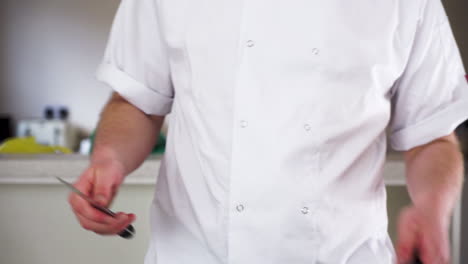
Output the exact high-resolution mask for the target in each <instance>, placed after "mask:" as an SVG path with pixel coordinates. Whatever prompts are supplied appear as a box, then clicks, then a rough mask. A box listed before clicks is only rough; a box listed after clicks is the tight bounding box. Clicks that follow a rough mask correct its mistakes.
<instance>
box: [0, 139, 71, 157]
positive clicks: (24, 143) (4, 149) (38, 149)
mask: <svg viewBox="0 0 468 264" xmlns="http://www.w3.org/2000/svg"><path fill="white" fill-rule="evenodd" d="M51 153H52V154H53V153H57V154H58V153H60V154H70V153H72V151H71V150H70V149H68V148H66V147H61V146H46V145H41V144H38V143H37V142H36V139H35V138H34V137H25V138H10V139H7V140H5V141H4V142H3V144H1V145H0V154H51Z"/></svg>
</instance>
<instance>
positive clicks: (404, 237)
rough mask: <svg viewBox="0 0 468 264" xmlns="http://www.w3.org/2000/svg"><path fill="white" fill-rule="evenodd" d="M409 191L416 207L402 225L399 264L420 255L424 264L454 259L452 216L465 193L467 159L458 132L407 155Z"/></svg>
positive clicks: (404, 216)
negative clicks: (462, 188) (464, 180)
mask: <svg viewBox="0 0 468 264" xmlns="http://www.w3.org/2000/svg"><path fill="white" fill-rule="evenodd" d="M404 156H405V162H406V178H407V187H408V192H409V195H410V197H411V201H412V204H413V206H411V207H408V208H406V209H405V210H403V212H402V213H401V215H400V219H399V222H398V235H399V238H398V239H399V241H398V244H397V247H396V250H397V255H398V261H399V263H403V264H405V263H411V261H412V258H413V255H414V254H418V256H419V258H420V260H421V261H422V262H423V263H424V264H447V263H449V259H450V251H449V242H448V229H449V223H450V216H451V214H452V211H453V209H454V207H455V204H456V202H457V200H458V198H459V195H460V193H461V187H462V183H463V158H462V154H461V152H460V148H459V145H458V140H457V138H456V135H455V134H454V133H452V134H450V135H448V136H444V137H441V138H438V139H436V140H434V141H432V142H429V143H427V144H425V145H421V146H418V147H415V148H413V149H410V150H408V151H406V152H405V153H404Z"/></svg>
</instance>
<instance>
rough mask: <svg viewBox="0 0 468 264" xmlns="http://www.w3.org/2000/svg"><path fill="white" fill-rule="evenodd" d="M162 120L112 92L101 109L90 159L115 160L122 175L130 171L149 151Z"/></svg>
mask: <svg viewBox="0 0 468 264" xmlns="http://www.w3.org/2000/svg"><path fill="white" fill-rule="evenodd" d="M163 121H164V117H158V116H148V115H146V114H145V113H143V112H141V111H140V110H139V109H137V108H136V107H134V106H133V105H131V104H130V103H128V102H127V101H126V100H125V99H123V98H122V97H120V96H119V95H118V94H114V95H113V96H112V98H111V100H110V101H109V103H108V104H107V105H106V107H105V108H104V111H103V112H102V115H101V120H100V122H99V126H98V129H97V134H96V139H95V147H94V151H93V154H92V158H91V162H92V163H103V162H117V163H118V164H119V165H120V166H121V167H122V170H123V172H124V174H125V175H126V174H128V173H130V172H132V171H133V170H135V169H136V168H138V166H140V165H141V163H142V162H143V161H144V160H145V159H146V157H147V156H148V155H149V153H150V152H151V150H152V148H153V146H154V144H155V143H156V140H157V136H158V134H159V132H160V130H161V126H162V124H163Z"/></svg>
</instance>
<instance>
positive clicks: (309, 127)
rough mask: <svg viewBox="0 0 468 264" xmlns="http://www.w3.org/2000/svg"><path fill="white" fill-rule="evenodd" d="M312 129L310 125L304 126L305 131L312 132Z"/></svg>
mask: <svg viewBox="0 0 468 264" xmlns="http://www.w3.org/2000/svg"><path fill="white" fill-rule="evenodd" d="M311 128H312V127H311V126H310V125H309V124H305V125H304V129H305V131H310V129H311Z"/></svg>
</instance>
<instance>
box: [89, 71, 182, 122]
mask: <svg viewBox="0 0 468 264" xmlns="http://www.w3.org/2000/svg"><path fill="white" fill-rule="evenodd" d="M96 77H97V79H98V80H99V81H101V82H103V83H106V84H107V85H109V86H110V87H111V88H112V89H113V90H114V91H116V92H117V93H119V94H120V95H121V96H122V97H123V98H125V99H126V100H127V101H128V102H130V103H131V104H132V105H134V106H135V107H137V108H138V109H140V110H141V111H143V112H144V113H146V114H149V115H160V116H164V115H167V114H168V113H170V112H171V108H172V101H173V98H172V97H169V96H166V95H163V94H161V93H159V92H157V91H155V90H153V89H150V88H149V87H147V86H145V85H144V84H142V83H140V82H138V81H137V80H135V79H133V78H132V77H130V76H129V75H128V74H127V73H125V72H123V71H121V70H119V69H117V68H116V67H115V66H113V65H111V64H102V65H101V66H99V68H98V70H97V73H96Z"/></svg>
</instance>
